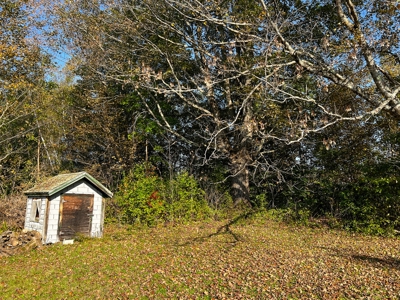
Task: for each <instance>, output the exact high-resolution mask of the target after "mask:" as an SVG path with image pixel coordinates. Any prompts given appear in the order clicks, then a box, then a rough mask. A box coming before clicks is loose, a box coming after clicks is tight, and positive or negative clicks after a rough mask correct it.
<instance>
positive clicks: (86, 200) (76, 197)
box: [59, 194, 94, 240]
mask: <svg viewBox="0 0 400 300" xmlns="http://www.w3.org/2000/svg"><path fill="white" fill-rule="evenodd" d="M93 200H94V195H88V194H64V195H63V196H62V197H61V201H62V205H61V212H60V213H61V216H60V226H59V235H60V239H61V240H64V239H71V238H73V237H74V236H75V235H76V233H81V234H84V235H89V234H90V228H91V223H92V216H93Z"/></svg>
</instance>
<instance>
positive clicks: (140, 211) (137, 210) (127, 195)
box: [116, 164, 165, 226]
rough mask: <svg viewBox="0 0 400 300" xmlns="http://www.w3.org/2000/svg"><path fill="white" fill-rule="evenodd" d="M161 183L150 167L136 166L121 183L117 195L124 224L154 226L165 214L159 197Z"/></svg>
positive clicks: (144, 165)
mask: <svg viewBox="0 0 400 300" xmlns="http://www.w3.org/2000/svg"><path fill="white" fill-rule="evenodd" d="M163 184H164V183H163V181H162V180H161V179H160V178H159V177H158V176H157V175H155V174H154V172H153V171H152V169H151V166H149V165H147V164H141V165H137V166H136V168H135V169H134V170H133V171H132V172H130V173H129V174H128V175H127V176H126V177H125V178H124V179H123V181H122V183H121V185H120V187H119V191H118V193H117V197H116V199H117V203H118V206H119V207H120V208H121V211H120V212H121V214H122V220H123V221H124V222H125V223H128V224H133V223H140V224H145V225H149V226H152V225H155V224H156V223H157V222H158V221H160V220H161V218H162V216H163V214H164V213H165V203H164V201H163V199H162V198H161V197H160V194H159V191H160V190H162V189H163V188H164V187H163Z"/></svg>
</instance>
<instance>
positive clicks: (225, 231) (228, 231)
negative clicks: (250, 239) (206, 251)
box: [179, 210, 257, 246]
mask: <svg viewBox="0 0 400 300" xmlns="http://www.w3.org/2000/svg"><path fill="white" fill-rule="evenodd" d="M256 212H257V210H250V211H247V212H244V213H242V214H240V215H238V216H236V217H235V218H233V219H232V220H230V221H228V223H226V224H224V225H222V226H220V227H218V229H217V231H215V232H213V233H210V234H207V235H203V236H199V237H196V238H193V239H190V240H189V241H187V242H185V243H181V244H179V246H187V245H191V244H194V243H201V242H205V241H206V240H209V239H211V238H212V237H215V236H221V235H228V236H230V237H232V241H229V242H226V243H229V244H231V245H232V246H235V245H236V244H237V243H238V242H243V241H246V238H244V237H243V236H242V235H240V234H238V233H236V232H234V231H233V230H232V228H231V226H232V225H235V224H237V223H238V222H239V221H241V220H245V219H248V218H249V217H251V216H252V215H253V214H255V213H256Z"/></svg>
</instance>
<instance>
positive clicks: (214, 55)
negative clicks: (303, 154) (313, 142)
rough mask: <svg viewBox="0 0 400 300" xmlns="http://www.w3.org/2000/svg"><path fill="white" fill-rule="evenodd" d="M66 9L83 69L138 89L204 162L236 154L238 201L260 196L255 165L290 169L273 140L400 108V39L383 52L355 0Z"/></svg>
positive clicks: (169, 0)
mask: <svg viewBox="0 0 400 300" xmlns="http://www.w3.org/2000/svg"><path fill="white" fill-rule="evenodd" d="M318 5H320V6H324V5H325V6H326V7H328V8H332V7H334V6H335V7H336V13H332V10H330V11H329V13H326V12H324V11H323V10H321V11H319V10H318V9H317V8H318ZM368 5H372V4H369V3H368V4H365V5H364V4H360V7H361V9H363V10H368ZM58 11H59V16H60V20H61V22H60V23H59V24H60V26H61V27H62V28H63V30H64V34H65V36H66V38H67V40H68V41H69V42H71V43H70V46H72V49H74V51H75V53H76V54H77V55H79V56H80V57H81V59H82V63H83V64H84V65H85V68H88V69H91V72H92V73H91V74H92V75H90V76H92V77H90V76H89V75H87V76H86V77H85V78H82V79H83V80H93V79H95V80H97V81H100V82H102V83H103V84H104V85H107V83H108V82H110V81H112V82H118V83H119V84H120V85H121V86H122V87H123V88H124V89H125V90H126V91H128V92H127V93H132V94H134V95H136V96H137V97H138V98H140V99H141V108H143V109H146V110H147V112H148V114H149V115H150V116H151V117H152V118H153V120H154V121H155V122H157V123H158V125H159V126H161V127H163V128H164V129H165V130H167V131H169V132H170V133H172V134H173V135H174V136H177V137H179V138H181V139H182V140H183V141H185V142H186V143H187V144H188V145H191V146H190V147H191V149H196V155H197V159H198V163H199V165H205V164H208V163H210V162H211V161H216V160H217V161H224V162H226V164H227V167H228V168H229V172H230V175H229V178H231V180H232V195H233V197H234V199H235V201H236V202H240V201H248V200H249V182H250V178H249V176H250V175H249V172H250V171H251V170H252V171H257V172H258V174H260V176H261V175H262V173H267V174H268V173H269V172H271V171H279V170H278V167H277V166H276V162H274V161H273V160H272V159H271V157H272V155H271V153H273V152H274V151H275V150H274V149H275V148H274V143H278V142H279V143H285V144H292V143H296V142H299V141H301V140H302V139H303V138H304V137H305V136H307V135H308V134H309V133H310V132H319V131H321V130H323V129H324V128H326V127H328V126H330V125H332V124H336V123H338V122H341V121H344V120H360V119H362V118H365V117H366V116H368V115H374V114H377V113H379V112H380V111H381V110H383V109H388V110H391V111H392V112H393V113H395V114H396V113H397V111H398V109H399V107H400V106H399V104H398V96H397V95H398V92H399V85H398V78H396V76H394V75H391V74H392V73H391V71H390V70H389V69H387V68H385V66H383V67H381V66H379V64H378V62H377V61H378V60H379V62H380V63H384V62H385V59H386V60H387V61H388V65H389V66H390V67H392V66H393V64H396V61H397V60H396V59H397V58H396V55H398V54H396V52H395V51H397V50H398V48H396V47H397V46H393V41H392V40H388V42H387V44H388V45H389V46H388V47H386V48H385V47H383V46H382V47H380V48H379V51H380V52H379V56H374V54H375V52H373V50H372V48H371V45H370V44H369V43H368V37H367V36H366V34H365V33H364V32H363V28H364V27H363V26H366V25H365V24H366V23H365V24H364V23H362V22H361V21H360V17H359V14H360V13H359V12H358V11H357V7H355V6H354V5H353V3H352V2H351V1H347V0H346V3H345V4H342V3H341V2H340V1H337V2H336V4H335V5H332V4H331V3H330V2H328V1H320V2H318V3H316V4H309V3H308V2H304V3H303V2H299V1H293V2H291V1H285V2H276V1H265V0H261V1H246V0H237V1H207V2H205V1H197V0H191V1H175V0H162V1H153V0H146V1H125V0H119V1H102V2H101V4H100V3H98V2H96V1H92V2H91V3H88V2H87V1H84V3H83V2H82V3H80V1H76V2H75V7H74V6H73V4H70V3H69V4H67V6H62V5H61V6H59V7H58ZM71 12H73V13H71ZM394 14H395V15H396V14H397V12H395V13H394ZM395 15H394V16H392V17H390V18H389V19H388V20H389V22H391V23H392V24H393V26H395V25H394V24H396V21H395ZM324 18H326V19H324ZM329 18H331V19H329ZM369 20H370V22H374V21H375V19H374V17H373V16H371V17H370V18H369ZM336 21H337V26H336V24H334V23H335V22H336ZM339 22H341V24H343V25H339ZM337 28H339V29H337ZM379 29H382V28H381V27H379V28H377V30H379ZM382 34H383V33H382ZM390 34H391V35H390V39H395V38H396V33H393V32H390ZM378 36H379V33H373V34H372V37H374V40H376V39H377V37H378ZM377 45H378V44H377ZM392 46H393V47H392ZM376 47H378V46H376ZM353 51H354V52H353ZM383 53H386V54H383ZM361 60H362V61H363V62H361ZM396 70H397V69H396ZM396 72H397V71H396ZM368 76H369V77H370V78H371V79H372V80H369V79H368V78H369V77H368ZM335 86H340V87H345V88H347V89H349V90H350V91H351V92H352V93H353V94H352V95H353V97H354V106H353V107H336V105H335V103H333V102H332V101H330V99H331V98H330V97H329V94H330V91H332V90H334V89H336V88H335ZM371 87H372V88H371Z"/></svg>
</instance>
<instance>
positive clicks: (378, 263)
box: [318, 247, 400, 270]
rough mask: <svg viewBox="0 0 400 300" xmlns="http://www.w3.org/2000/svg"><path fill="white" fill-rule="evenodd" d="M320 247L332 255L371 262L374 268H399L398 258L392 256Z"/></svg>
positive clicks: (399, 260) (366, 262) (399, 261)
mask: <svg viewBox="0 0 400 300" xmlns="http://www.w3.org/2000/svg"><path fill="white" fill-rule="evenodd" d="M318 248H321V249H325V250H329V251H332V252H333V253H332V255H334V256H339V257H343V258H347V259H354V260H357V261H360V262H361V263H363V264H371V265H372V266H373V267H375V268H390V269H395V270H400V259H398V258H394V257H385V258H379V257H374V256H370V255H363V254H352V253H347V252H346V249H337V248H330V247H318Z"/></svg>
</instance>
